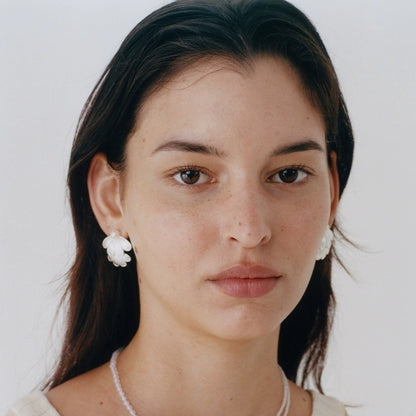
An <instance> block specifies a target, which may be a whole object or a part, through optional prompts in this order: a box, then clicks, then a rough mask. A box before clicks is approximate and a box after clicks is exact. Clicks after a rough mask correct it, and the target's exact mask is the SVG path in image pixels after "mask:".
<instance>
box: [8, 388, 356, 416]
mask: <svg viewBox="0 0 416 416" xmlns="http://www.w3.org/2000/svg"><path fill="white" fill-rule="evenodd" d="M310 392H311V394H312V398H313V411H312V416H348V415H347V412H346V411H345V408H344V406H343V405H342V404H341V403H340V402H339V401H338V400H336V399H334V398H332V397H328V396H324V395H322V394H320V393H318V392H316V391H312V390H311V391H310ZM6 416H60V415H59V413H58V412H57V411H56V409H55V408H54V407H53V406H52V405H51V404H50V403H49V401H48V399H47V398H46V396H45V395H44V393H42V392H40V391H37V392H34V393H31V394H29V395H28V396H26V397H23V398H22V399H20V400H18V401H17V402H16V403H15V404H14V405H13V406H12V407H11V408H10V409H9V410H8V412H7V413H6Z"/></svg>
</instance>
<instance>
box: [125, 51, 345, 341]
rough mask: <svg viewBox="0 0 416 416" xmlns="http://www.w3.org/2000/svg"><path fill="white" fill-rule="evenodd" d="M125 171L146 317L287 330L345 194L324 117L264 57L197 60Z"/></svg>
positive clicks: (172, 87) (247, 331)
mask: <svg viewBox="0 0 416 416" xmlns="http://www.w3.org/2000/svg"><path fill="white" fill-rule="evenodd" d="M120 180H121V207H122V228H121V229H122V230H123V231H125V232H126V233H127V234H128V235H129V237H130V240H131V242H132V244H133V247H134V250H135V254H136V257H137V269H138V275H139V282H140V284H139V286H140V302H141V308H142V310H141V325H142V324H150V325H160V326H162V327H163V326H166V327H169V328H172V326H173V327H176V328H177V329H182V330H186V331H192V332H195V331H196V332H198V333H200V334H204V335H210V336H215V337H220V338H225V339H253V338H255V337H259V336H262V335H266V334H270V333H272V332H274V331H276V330H278V328H279V325H280V323H281V322H282V320H283V319H284V318H285V317H286V316H287V315H288V314H289V313H290V312H291V311H292V310H293V309H294V307H295V306H296V304H297V303H298V302H299V300H300V298H301V297H302V294H303V293H304V291H305V289H306V287H307V284H308V282H309V279H310V276H311V273H312V270H313V267H314V263H315V255H316V252H317V250H318V246H319V244H320V241H321V239H322V236H323V234H324V230H325V228H326V226H327V225H328V224H331V223H332V221H333V218H334V215H335V208H336V204H337V199H338V191H337V178H336V173H335V172H334V170H331V169H329V167H328V163H327V153H326V148H325V127H324V123H323V120H322V117H321V115H320V114H319V112H318V111H317V110H316V109H315V108H314V107H313V106H312V105H311V103H310V102H309V101H308V99H307V98H306V96H305V94H304V92H303V90H302V87H301V84H300V80H299V79H298V76H297V75H296V73H295V72H294V71H293V70H292V69H291V67H290V66H289V65H288V64H287V63H285V62H284V61H282V60H279V59H273V58H266V57H264V58H258V59H256V60H255V61H254V64H253V65H252V66H251V68H245V67H242V66H239V65H237V64H232V63H230V62H227V61H225V60H222V59H220V58H218V59H214V58H213V59H211V60H204V61H199V62H198V63H196V64H194V65H193V66H191V67H189V68H188V69H186V70H184V71H183V72H181V73H180V74H179V75H177V76H175V77H174V78H173V79H171V80H170V81H169V82H167V83H166V84H165V85H163V87H162V88H160V89H159V90H158V91H157V92H155V93H153V94H152V95H151V96H150V97H149V98H148V99H147V100H146V101H145V103H144V105H143V107H142V109H141V110H140V115H139V119H138V121H137V125H136V129H135V131H134V133H133V134H132V136H131V137H130V139H129V142H128V145H127V149H126V168H125V171H124V172H123V175H121V176H120Z"/></svg>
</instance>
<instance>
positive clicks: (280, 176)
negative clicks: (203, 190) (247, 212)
mask: <svg viewBox="0 0 416 416" xmlns="http://www.w3.org/2000/svg"><path fill="white" fill-rule="evenodd" d="M312 175H313V173H312V171H311V170H310V169H307V168H306V167H305V166H304V165H291V166H287V167H283V168H281V169H279V170H277V171H276V172H274V173H273V174H272V175H270V176H268V177H267V179H266V182H268V183H279V184H283V185H295V184H300V183H303V182H305V181H306V180H307V179H308V177H309V176H312ZM170 176H171V177H172V178H173V179H174V180H175V181H176V182H177V183H178V184H179V185H183V186H198V185H204V184H207V183H213V182H215V179H214V177H213V175H211V174H209V173H208V172H207V171H206V170H205V169H203V168H201V167H199V166H194V165H186V166H181V167H178V168H176V169H175V171H174V172H173V173H171V174H170Z"/></svg>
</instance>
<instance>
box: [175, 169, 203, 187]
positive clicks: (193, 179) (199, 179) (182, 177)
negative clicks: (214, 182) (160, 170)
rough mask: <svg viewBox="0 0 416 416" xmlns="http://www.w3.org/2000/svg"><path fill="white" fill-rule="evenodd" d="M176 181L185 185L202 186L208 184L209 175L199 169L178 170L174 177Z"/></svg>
mask: <svg viewBox="0 0 416 416" xmlns="http://www.w3.org/2000/svg"><path fill="white" fill-rule="evenodd" d="M173 179H175V181H177V182H179V183H182V184H184V185H201V184H203V183H206V182H208V180H209V178H208V175H206V174H205V173H203V172H201V170H199V169H194V168H185V169H181V170H178V171H177V172H176V173H175V174H174V175H173Z"/></svg>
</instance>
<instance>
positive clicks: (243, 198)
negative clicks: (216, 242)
mask: <svg viewBox="0 0 416 416" xmlns="http://www.w3.org/2000/svg"><path fill="white" fill-rule="evenodd" d="M266 198H267V195H266V194H265V193H264V190H263V189H262V187H261V184H260V183H258V182H256V181H251V180H248V179H247V178H244V179H243V178H242V179H241V180H239V181H236V183H235V184H234V186H232V187H230V189H229V190H228V195H227V200H226V204H225V209H226V211H227V214H226V218H227V220H226V225H225V227H226V228H225V237H226V238H227V239H229V240H233V241H236V242H239V243H240V244H241V245H242V246H244V247H255V246H258V245H261V244H264V243H266V242H267V241H269V240H270V237H271V229H270V226H269V219H268V215H267V201H266Z"/></svg>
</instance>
